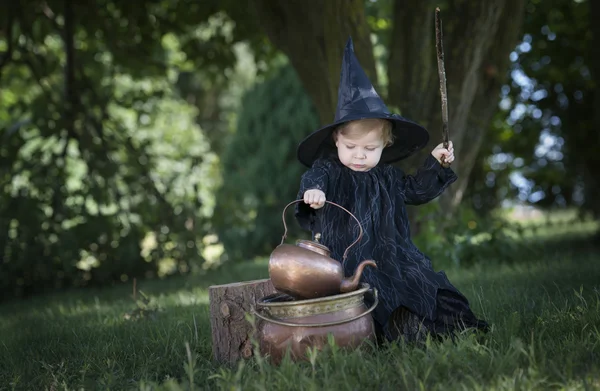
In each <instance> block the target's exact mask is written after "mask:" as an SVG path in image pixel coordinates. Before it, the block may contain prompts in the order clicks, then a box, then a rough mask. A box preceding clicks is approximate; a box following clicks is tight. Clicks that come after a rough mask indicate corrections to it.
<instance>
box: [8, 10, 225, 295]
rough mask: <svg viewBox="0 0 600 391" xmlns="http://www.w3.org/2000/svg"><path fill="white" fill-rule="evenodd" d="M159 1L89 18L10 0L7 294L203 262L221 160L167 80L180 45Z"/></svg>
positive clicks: (172, 269)
mask: <svg viewBox="0 0 600 391" xmlns="http://www.w3.org/2000/svg"><path fill="white" fill-rule="evenodd" d="M158 3H159V2H148V3H147V4H146V3H145V4H146V6H147V7H150V8H151V9H153V10H155V11H156V12H155V13H154V14H153V16H152V15H150V16H149V15H146V14H143V13H141V14H139V15H137V16H138V17H134V16H133V14H132V13H135V12H136V11H135V9H134V8H127V9H120V10H119V9H117V8H116V7H117V5H115V4H113V3H108V4H107V7H106V9H104V8H102V10H101V12H100V15H101V16H102V17H101V18H96V17H97V16H98V15H94V14H93V13H92V14H90V15H94V17H95V18H94V19H93V20H88V19H86V17H85V15H86V14H80V13H79V11H81V10H80V9H79V8H78V6H77V5H74V6H73V7H74V9H72V11H73V13H74V14H76V15H78V16H79V18H75V20H73V19H72V18H68V17H67V16H66V15H68V14H65V13H64V12H63V11H64V9H63V7H62V3H60V5H61V6H58V4H55V2H48V3H44V5H43V6H39V7H38V5H39V4H38V5H35V3H32V4H29V3H27V4H29V5H31V7H32V8H31V9H29V8H20V7H25V5H24V4H21V3H19V4H16V5H14V7H13V9H12V10H13V13H12V14H10V15H9V22H12V30H11V32H12V33H11V34H12V35H10V36H7V37H6V40H10V41H2V42H1V43H0V45H2V46H3V49H6V50H7V55H8V56H9V57H7V60H8V61H7V62H5V63H3V65H4V68H3V69H2V72H3V73H2V76H3V78H2V84H3V85H2V89H1V90H0V93H1V94H2V95H1V98H2V101H3V105H2V107H0V132H1V133H0V138H1V140H2V142H0V168H1V170H0V294H2V297H3V298H7V297H8V296H9V295H11V294H15V295H21V294H26V293H32V292H41V291H45V290H50V289H53V288H56V287H65V286H81V285H87V284H108V283H113V282H115V281H125V280H128V279H130V278H132V277H136V276H137V277H143V276H153V275H157V274H158V275H165V274H170V273H174V272H187V271H189V270H191V269H192V268H194V267H198V266H199V265H200V264H201V263H202V261H203V258H202V256H201V251H202V247H203V242H202V239H203V236H204V233H205V232H206V227H205V225H206V217H207V216H208V215H209V214H210V213H211V211H212V207H213V205H214V200H213V199H212V195H213V190H214V187H216V186H217V185H218V182H217V181H216V175H217V174H218V171H217V169H216V165H217V163H218V161H217V159H216V156H215V155H214V154H213V153H211V151H210V149H209V145H208V142H207V140H206V138H205V136H204V135H203V132H202V130H201V129H200V128H199V127H198V126H197V125H196V123H195V118H196V117H197V115H198V113H197V111H196V110H193V109H192V108H190V107H189V106H188V105H187V104H186V103H185V102H184V101H182V100H181V99H180V97H179V96H178V95H177V91H175V90H174V88H173V87H172V86H173V82H174V79H175V77H176V75H177V72H176V69H173V68H175V67H176V64H177V61H178V59H180V58H181V57H182V54H181V52H180V51H177V50H174V49H173V48H172V47H169V46H168V42H166V43H165V42H163V40H161V39H159V38H160V37H162V34H166V33H167V32H168V31H169V29H168V28H167V27H166V26H164V25H163V27H165V29H164V30H154V29H153V26H154V24H153V23H155V22H156V20H154V19H158V20H161V18H163V17H166V16H165V15H163V13H161V12H162V11H164V10H163V9H162V8H160V7H158V8H156V7H157V6H158V5H157V4H158ZM67 4H69V3H67ZM36 7H37V8H36ZM153 7H154V8H153ZM161 10H162V11H161ZM105 12H106V13H108V14H107V15H104V13H105ZM137 12H141V11H140V10H138V11H137ZM117 22H119V23H117ZM113 23H115V24H113ZM67 25H69V26H70V27H71V28H72V33H73V35H72V38H73V40H74V42H76V43H75V44H74V45H73V46H72V47H71V44H70V40H69V39H65V34H66V33H64V32H63V29H64V28H66V27H65V26H67ZM126 26H129V30H127V29H125V27H126ZM155 27H156V26H155ZM179 27H181V26H179ZM116 33H118V36H114V35H111V34H116ZM142 42H143V44H142ZM163 45H164V46H163ZM71 49H72V51H73V56H74V58H75V61H74V62H70V61H67V58H66V55H65V53H66V52H67V51H69V50H71ZM126 53H127V54H128V55H125V54H126ZM132 53H135V55H132ZM65 61H67V62H66V63H65ZM157 64H160V66H158V65H157ZM167 70H168V72H167ZM165 72H166V74H165Z"/></svg>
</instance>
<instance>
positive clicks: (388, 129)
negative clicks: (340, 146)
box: [333, 118, 394, 147]
mask: <svg viewBox="0 0 600 391" xmlns="http://www.w3.org/2000/svg"><path fill="white" fill-rule="evenodd" d="M353 123H361V125H362V126H360V127H354V126H352V127H351V126H350V124H353ZM373 130H381V137H382V138H383V146H384V147H389V146H390V145H392V144H393V143H394V135H393V134H392V123H391V122H390V121H388V120H385V119H381V118H365V119H359V120H354V121H349V122H346V123H343V124H341V125H340V126H338V127H337V128H336V129H335V130H334V131H333V140H334V141H335V140H337V136H338V134H342V135H344V136H352V135H362V134H366V133H369V132H372V131H373Z"/></svg>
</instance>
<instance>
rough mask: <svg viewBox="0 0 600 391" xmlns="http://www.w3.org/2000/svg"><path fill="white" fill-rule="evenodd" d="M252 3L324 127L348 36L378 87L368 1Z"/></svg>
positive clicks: (334, 101) (265, 0) (333, 103)
mask: <svg viewBox="0 0 600 391" xmlns="http://www.w3.org/2000/svg"><path fill="white" fill-rule="evenodd" d="M253 4H254V5H255V10H256V13H257V15H258V17H259V19H260V23H261V25H262V26H263V28H264V29H265V32H266V33H267V36H268V37H269V39H270V40H271V42H272V43H273V44H274V45H275V46H277V47H278V48H279V49H280V50H281V51H282V52H283V53H285V54H286V55H287V56H288V58H289V60H290V62H291V64H292V65H293V66H294V68H295V69H296V71H297V72H298V76H299V77H300V80H302V83H303V85H304V87H305V88H306V91H307V92H308V94H309V95H310V97H311V98H312V100H313V103H314V105H315V108H316V110H317V111H318V113H319V118H320V121H321V123H322V124H323V125H325V124H327V123H330V122H332V121H333V117H334V114H335V107H336V105H337V90H338V85H339V82H340V80H339V79H340V69H341V65H342V55H343V50H344V46H345V44H346V41H347V39H348V37H349V36H352V40H353V41H354V48H355V51H356V56H357V58H358V60H359V61H360V63H361V65H362V67H363V68H364V70H365V72H366V73H367V75H368V76H369V78H371V82H372V83H373V85H375V86H376V85H377V84H376V83H377V74H376V71H375V59H374V57H373V46H372V44H371V39H370V30H369V26H368V24H367V21H366V17H365V13H364V0H311V1H310V2H309V3H307V2H306V1H305V0H286V1H268V0H253ZM315 130H316V129H315Z"/></svg>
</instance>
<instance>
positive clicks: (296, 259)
mask: <svg viewBox="0 0 600 391" xmlns="http://www.w3.org/2000/svg"><path fill="white" fill-rule="evenodd" d="M297 202H304V201H303V200H296V201H292V202H290V203H289V204H287V205H286V207H285V208H284V209H283V216H282V217H283V226H284V228H285V232H284V234H283V238H282V239H281V244H280V245H279V246H277V247H276V248H275V250H274V251H273V252H272V253H271V257H270V258H269V275H270V278H271V282H272V283H273V286H274V287H275V289H277V290H278V291H280V292H284V293H287V294H289V295H290V296H293V297H295V298H298V299H313V298H317V297H324V296H329V295H335V294H339V293H346V292H352V291H354V290H356V289H357V288H358V284H359V281H360V276H361V274H362V271H363V269H364V268H365V267H366V266H373V267H377V265H376V264H375V261H372V260H368V261H362V262H361V263H359V265H358V267H357V268H356V271H355V273H354V275H353V276H351V277H348V278H346V277H345V276H344V270H343V267H342V264H343V262H344V261H345V260H346V256H347V254H348V250H350V247H352V246H353V245H354V244H356V243H357V242H358V241H360V239H361V238H362V235H363V229H362V227H361V225H360V222H359V221H358V219H357V218H356V217H355V216H354V215H353V214H352V213H350V212H349V211H348V210H347V209H345V208H343V207H341V206H339V205H338V204H335V203H333V202H330V201H325V202H326V203H329V204H332V205H335V206H337V207H338V208H341V209H343V210H344V211H346V212H347V213H348V214H350V216H352V217H353V218H354V220H356V222H357V223H358V228H359V229H360V233H359V236H358V238H357V239H356V240H355V241H354V242H353V243H352V244H350V246H348V248H346V251H344V255H343V259H342V262H339V261H336V260H335V259H333V258H331V257H330V254H331V252H330V251H329V249H328V248H327V246H324V245H322V244H321V243H319V239H320V238H321V235H320V234H319V233H317V234H316V235H315V241H312V240H298V241H296V245H295V246H294V245H291V244H284V243H283V242H284V240H285V238H286V236H287V225H286V223H285V211H286V210H287V208H288V207H289V206H290V205H292V204H294V203H297Z"/></svg>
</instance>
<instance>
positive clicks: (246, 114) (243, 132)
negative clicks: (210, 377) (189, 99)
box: [214, 66, 318, 260]
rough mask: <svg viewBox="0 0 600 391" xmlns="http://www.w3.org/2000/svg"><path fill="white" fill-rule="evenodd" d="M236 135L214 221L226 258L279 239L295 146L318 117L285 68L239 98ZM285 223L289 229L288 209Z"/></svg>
mask: <svg viewBox="0 0 600 391" xmlns="http://www.w3.org/2000/svg"><path fill="white" fill-rule="evenodd" d="M241 106H242V111H241V113H240V115H239V117H238V121H237V131H236V133H235V134H234V135H233V137H232V139H231V141H230V143H229V144H228V146H227V148H226V150H225V152H224V154H223V157H222V162H223V186H222V187H221V188H220V189H219V192H218V195H217V202H218V204H217V210H216V211H215V218H214V222H215V224H216V225H217V231H218V236H219V239H220V240H221V241H222V242H223V244H224V246H225V251H226V252H227V255H228V257H229V258H230V259H235V260H241V259H248V258H252V257H254V256H256V255H263V254H265V253H269V252H271V251H272V250H273V248H274V247H275V246H276V245H277V244H278V243H279V242H280V241H281V236H282V234H283V223H282V219H281V213H282V210H283V208H284V207H285V205H286V204H287V203H289V202H291V201H293V200H295V197H296V194H297V192H298V185H299V180H300V176H301V174H302V172H303V167H302V166H301V164H300V163H299V162H298V161H297V159H296V145H297V144H298V142H299V141H300V140H301V139H302V138H304V137H305V136H306V135H308V134H309V133H310V132H312V131H313V130H315V129H316V128H317V126H318V117H317V114H316V112H315V110H314V109H313V107H312V103H311V101H310V99H309V98H308V96H307V94H306V93H305V91H304V89H303V88H302V86H301V84H300V81H299V79H298V77H297V75H296V73H295V71H294V69H293V68H292V67H290V66H285V67H283V68H282V69H281V70H280V71H279V72H278V73H277V74H275V75H273V76H272V77H270V78H269V79H267V80H265V81H264V82H263V83H261V84H258V85H257V86H255V87H254V88H253V89H252V90H251V91H249V92H248V93H247V94H246V95H245V96H244V98H243V100H242V105H241ZM286 217H287V221H288V222H289V223H290V224H289V225H290V226H292V227H293V224H294V222H293V220H294V218H293V207H290V208H289V209H288V214H287V216H286Z"/></svg>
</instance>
